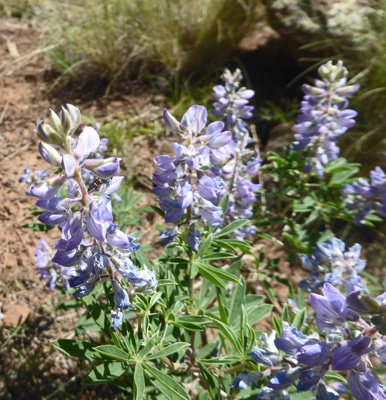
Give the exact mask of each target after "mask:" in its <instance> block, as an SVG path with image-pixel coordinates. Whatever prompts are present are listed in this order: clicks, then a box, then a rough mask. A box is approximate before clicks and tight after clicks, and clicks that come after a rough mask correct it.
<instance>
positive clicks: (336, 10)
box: [265, 0, 384, 58]
mask: <svg viewBox="0 0 386 400" xmlns="http://www.w3.org/2000/svg"><path fill="white" fill-rule="evenodd" d="M265 4H266V7H267V15H268V20H269V22H270V25H271V26H272V28H273V29H275V30H276V31H277V32H278V33H280V35H281V37H282V38H283V39H284V40H285V41H286V42H287V45H288V46H289V47H290V48H291V50H292V53H293V55H294V56H295V57H296V58H299V57H302V56H307V55H308V56H309V55H310V54H313V55H314V56H315V55H316V54H318V55H320V56H324V57H325V56H326V50H327V51H328V50H329V51H330V53H336V52H337V51H338V52H339V50H340V49H339V47H340V46H341V48H342V50H343V48H345V49H346V50H347V46H350V45H351V46H353V47H354V46H355V49H356V50H359V51H360V50H361V49H363V50H364V49H365V48H366V46H367V45H368V43H369V40H370V41H371V40H373V39H374V37H376V35H377V34H376V32H375V30H376V28H375V26H376V24H379V23H380V22H381V20H382V19H383V18H384V11H383V10H382V9H380V7H375V6H372V5H371V3H370V1H364V0H307V1H298V0H266V1H265ZM305 44H307V45H308V46H307V48H306V49H300V47H301V46H302V45H305ZM315 53H316V54H315Z"/></svg>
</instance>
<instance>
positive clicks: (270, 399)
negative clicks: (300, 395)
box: [256, 387, 290, 400]
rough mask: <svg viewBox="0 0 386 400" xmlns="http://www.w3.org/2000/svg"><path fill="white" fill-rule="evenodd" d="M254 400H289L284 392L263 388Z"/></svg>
mask: <svg viewBox="0 0 386 400" xmlns="http://www.w3.org/2000/svg"><path fill="white" fill-rule="evenodd" d="M256 400H290V396H289V395H288V393H287V392H285V391H284V390H277V389H271V388H268V387H264V388H263V389H262V390H261V392H260V393H259V394H258V396H257V398H256Z"/></svg>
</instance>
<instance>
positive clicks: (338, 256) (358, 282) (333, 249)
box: [299, 238, 367, 293]
mask: <svg viewBox="0 0 386 400" xmlns="http://www.w3.org/2000/svg"><path fill="white" fill-rule="evenodd" d="M361 250H362V247H361V246H360V245H359V244H358V243H356V244H355V245H354V246H352V247H350V248H349V249H348V250H347V251H345V243H344V242H343V241H341V240H340V239H337V238H332V239H330V240H329V241H328V242H326V243H321V244H318V247H317V248H315V249H314V253H313V254H312V255H311V257H309V256H307V255H305V254H302V255H301V256H300V262H301V263H302V265H303V267H304V268H305V269H306V270H308V271H310V273H311V274H310V278H311V279H310V280H308V281H306V280H305V281H302V282H300V284H299V286H300V287H301V288H302V289H304V290H306V291H310V292H311V291H313V292H318V291H319V288H320V287H321V286H322V285H323V283H324V282H328V283H331V284H332V285H334V286H335V285H344V286H345V288H346V290H347V292H348V293H350V292H352V291H354V290H358V289H359V290H362V291H367V287H366V285H365V284H364V283H363V281H362V278H361V277H360V276H359V275H358V274H359V273H360V272H362V271H363V270H364V268H365V266H366V260H362V259H360V258H359V257H360V254H361ZM323 266H325V268H327V271H328V272H327V273H326V270H325V269H324V268H323ZM323 275H324V276H323Z"/></svg>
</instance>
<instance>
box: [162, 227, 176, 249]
mask: <svg viewBox="0 0 386 400" xmlns="http://www.w3.org/2000/svg"><path fill="white" fill-rule="evenodd" d="M177 235H178V228H176V227H174V228H166V229H165V230H164V231H162V232H161V233H160V234H159V237H160V238H161V239H162V240H161V246H166V245H167V244H169V243H172V242H174V240H175V238H176V237H177Z"/></svg>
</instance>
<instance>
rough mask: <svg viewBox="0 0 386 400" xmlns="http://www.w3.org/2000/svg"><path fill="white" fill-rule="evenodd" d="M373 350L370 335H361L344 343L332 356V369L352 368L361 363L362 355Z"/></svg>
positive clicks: (347, 369) (343, 369) (344, 369)
mask: <svg viewBox="0 0 386 400" xmlns="http://www.w3.org/2000/svg"><path fill="white" fill-rule="evenodd" d="M372 350H373V348H372V346H371V337H370V336H362V335H359V336H358V337H356V338H355V339H354V340H350V341H348V342H346V343H342V344H341V346H340V347H339V348H338V349H337V350H336V351H335V353H334V356H333V358H332V369H334V370H336V371H349V370H352V369H354V368H356V367H357V366H358V365H359V363H360V361H361V357H362V356H363V355H365V354H368V353H370V351H372Z"/></svg>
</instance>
